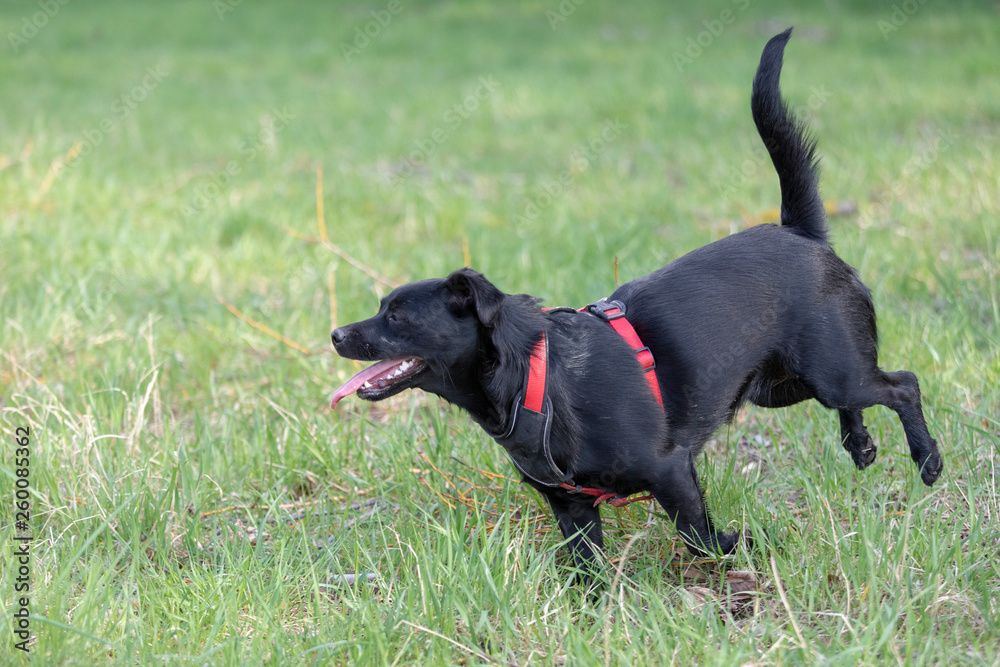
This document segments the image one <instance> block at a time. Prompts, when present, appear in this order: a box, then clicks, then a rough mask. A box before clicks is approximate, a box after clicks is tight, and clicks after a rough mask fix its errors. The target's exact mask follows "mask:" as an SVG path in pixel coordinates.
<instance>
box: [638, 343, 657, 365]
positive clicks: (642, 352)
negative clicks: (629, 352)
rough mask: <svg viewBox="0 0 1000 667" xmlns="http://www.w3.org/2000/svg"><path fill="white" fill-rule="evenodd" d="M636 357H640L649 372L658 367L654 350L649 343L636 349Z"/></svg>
mask: <svg viewBox="0 0 1000 667" xmlns="http://www.w3.org/2000/svg"><path fill="white" fill-rule="evenodd" d="M635 358H636V359H638V361H639V365H640V366H642V370H643V371H646V372H649V371H652V370H655V369H656V359H655V358H654V357H653V351H652V350H650V349H649V346H648V345H643V346H642V347H640V348H639V349H637V350H635Z"/></svg>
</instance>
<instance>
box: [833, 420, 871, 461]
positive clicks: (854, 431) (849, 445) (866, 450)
mask: <svg viewBox="0 0 1000 667" xmlns="http://www.w3.org/2000/svg"><path fill="white" fill-rule="evenodd" d="M838 412H839V413H840V441H841V444H842V445H844V449H846V450H847V452H848V453H849V454H850V455H851V458H852V459H854V465H856V466H857V467H858V470H864V469H865V468H867V467H868V466H869V465H871V464H872V462H873V461H875V453H876V452H877V451H878V448H876V447H875V443H874V442H872V437H871V435H869V433H868V429H867V428H865V422H864V417H863V415H862V413H861V410H860V409H859V408H855V409H853V410H846V409H841V410H838Z"/></svg>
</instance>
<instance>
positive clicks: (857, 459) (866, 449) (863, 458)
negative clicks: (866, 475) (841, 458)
mask: <svg viewBox="0 0 1000 667" xmlns="http://www.w3.org/2000/svg"><path fill="white" fill-rule="evenodd" d="M844 449H846V450H847V451H848V452H850V453H851V458H852V459H854V465H855V466H857V468H858V470H864V469H865V468H867V467H868V466H870V465H871V464H872V463H874V462H875V454H877V453H878V447H876V446H875V442H874V441H873V440H872V437H871V436H870V435H868V433H867V432H865V434H864V437H863V438H850V439H848V440H847V441H846V442H845V443H844Z"/></svg>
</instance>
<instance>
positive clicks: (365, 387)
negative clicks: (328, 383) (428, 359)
mask: <svg viewBox="0 0 1000 667" xmlns="http://www.w3.org/2000/svg"><path fill="white" fill-rule="evenodd" d="M425 368H427V365H426V364H425V363H424V361H423V360H422V359H417V358H416V357H407V358H405V359H386V360H385V361H380V362H378V363H376V364H372V365H371V366H369V367H368V368H366V369H364V370H363V371H361V372H360V373H357V374H356V375H355V376H354V377H352V378H351V379H350V380H348V381H347V382H345V383H344V385H343V386H342V387H341V388H340V389H338V390H337V391H336V392H334V394H333V400H332V401H330V407H331V408H333V407H336V405H337V403H339V402H340V401H341V399H343V398H344V397H345V396H349V395H351V394H353V393H354V392H357V394H358V396H359V397H360V398H363V399H365V400H366V401H380V400H382V399H383V398H388V397H390V396H392V395H393V394H398V393H399V392H401V391H403V390H404V389H406V388H407V387H409V386H410V382H409V380H410V379H411V378H413V377H415V376H416V375H418V374H419V373H420V372H421V371H423V370H424V369H425Z"/></svg>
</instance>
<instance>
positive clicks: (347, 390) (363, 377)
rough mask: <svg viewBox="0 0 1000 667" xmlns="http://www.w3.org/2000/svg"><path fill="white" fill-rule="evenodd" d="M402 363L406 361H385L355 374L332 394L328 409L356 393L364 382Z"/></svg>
mask: <svg viewBox="0 0 1000 667" xmlns="http://www.w3.org/2000/svg"><path fill="white" fill-rule="evenodd" d="M404 361H406V359H386V360H385V361H380V362H378V363H376V364H372V365H371V366H369V367H368V368H366V369H364V370H363V371H361V372H360V373H358V374H356V375H355V376H354V377H352V378H351V379H350V380H348V381H347V382H345V383H344V386H342V387H341V388H340V389H338V390H337V391H336V392H334V394H333V400H332V401H330V408H331V409H332V408H335V407H337V403H340V401H341V399H343V398H344V397H345V396H350V395H351V394H353V393H354V392H356V391H357V390H358V389H360V388H361V385H363V384H364V383H365V382H368V381H369V380H371V379H373V378H377V377H378V376H379V375H383V374H385V372H386V371H388V370H389V369H391V368H392V367H394V366H398V365H399V364H401V363H403V362H404Z"/></svg>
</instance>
